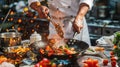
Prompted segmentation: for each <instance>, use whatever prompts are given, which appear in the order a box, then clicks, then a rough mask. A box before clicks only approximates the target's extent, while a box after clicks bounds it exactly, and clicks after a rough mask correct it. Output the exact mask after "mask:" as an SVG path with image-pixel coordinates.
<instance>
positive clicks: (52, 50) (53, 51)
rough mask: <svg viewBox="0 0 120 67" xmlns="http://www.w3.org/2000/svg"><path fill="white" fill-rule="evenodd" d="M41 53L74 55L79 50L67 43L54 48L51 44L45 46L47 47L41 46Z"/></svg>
mask: <svg viewBox="0 0 120 67" xmlns="http://www.w3.org/2000/svg"><path fill="white" fill-rule="evenodd" d="M40 53H41V54H44V55H48V56H51V55H72V54H76V53H77V51H76V50H75V49H74V48H70V47H68V46H67V45H65V46H61V47H59V48H52V47H50V46H49V45H47V46H46V47H45V49H43V48H41V49H40Z"/></svg>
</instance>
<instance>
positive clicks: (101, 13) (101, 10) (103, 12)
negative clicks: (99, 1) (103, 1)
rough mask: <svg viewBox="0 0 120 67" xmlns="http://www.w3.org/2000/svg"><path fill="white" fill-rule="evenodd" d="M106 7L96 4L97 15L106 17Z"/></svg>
mask: <svg viewBox="0 0 120 67" xmlns="http://www.w3.org/2000/svg"><path fill="white" fill-rule="evenodd" d="M108 13H109V12H108V7H107V6H98V10H97V17H98V18H101V19H102V18H106V17H107V16H108Z"/></svg>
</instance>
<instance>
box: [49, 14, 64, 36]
mask: <svg viewBox="0 0 120 67" xmlns="http://www.w3.org/2000/svg"><path fill="white" fill-rule="evenodd" d="M47 19H48V20H49V21H50V22H51V23H52V24H53V25H54V27H55V29H56V32H57V34H58V35H59V36H60V37H61V38H64V32H63V30H62V27H61V26H60V25H59V24H57V23H55V22H54V21H53V20H52V18H51V17H50V16H48V18H47Z"/></svg>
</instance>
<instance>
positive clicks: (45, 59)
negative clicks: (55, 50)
mask: <svg viewBox="0 0 120 67" xmlns="http://www.w3.org/2000/svg"><path fill="white" fill-rule="evenodd" d="M42 61H43V62H44V63H49V62H50V61H49V60H48V59H47V58H43V60H42Z"/></svg>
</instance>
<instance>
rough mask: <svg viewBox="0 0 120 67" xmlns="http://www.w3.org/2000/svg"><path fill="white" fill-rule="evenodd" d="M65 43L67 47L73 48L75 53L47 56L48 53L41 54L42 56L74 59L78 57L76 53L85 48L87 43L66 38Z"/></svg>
mask: <svg viewBox="0 0 120 67" xmlns="http://www.w3.org/2000/svg"><path fill="white" fill-rule="evenodd" d="M65 42H66V44H67V45H68V47H69V48H74V49H75V51H76V53H75V54H63V55H56V54H52V55H51V56H48V54H46V53H45V54H41V55H42V56H43V57H48V58H50V59H53V58H58V59H75V58H77V57H78V55H79V54H80V53H81V52H82V51H84V50H86V49H87V48H88V47H89V45H88V44H87V43H85V42H83V41H79V40H76V39H66V40H65Z"/></svg>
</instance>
